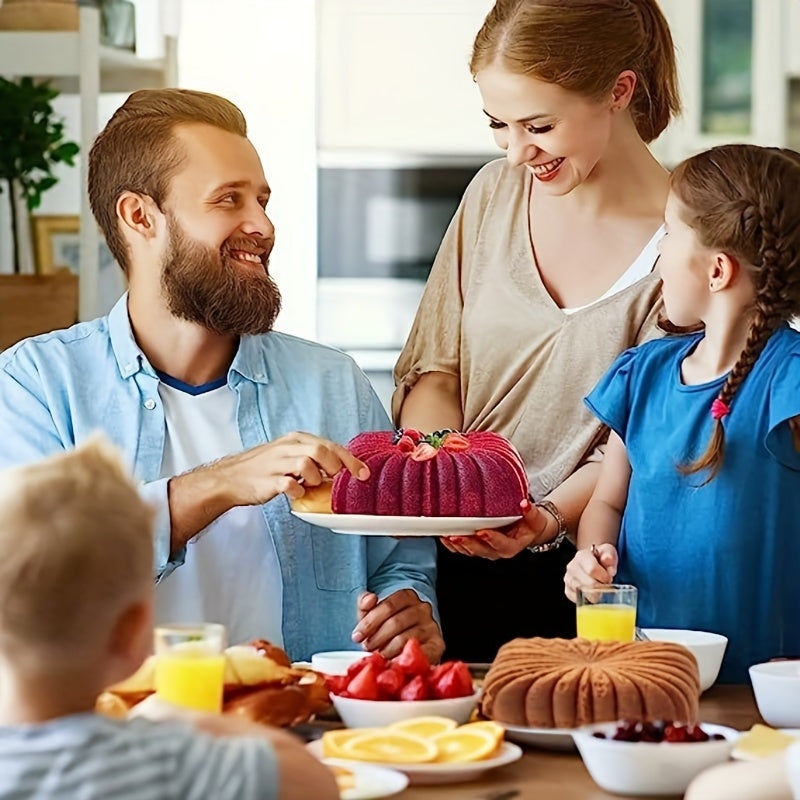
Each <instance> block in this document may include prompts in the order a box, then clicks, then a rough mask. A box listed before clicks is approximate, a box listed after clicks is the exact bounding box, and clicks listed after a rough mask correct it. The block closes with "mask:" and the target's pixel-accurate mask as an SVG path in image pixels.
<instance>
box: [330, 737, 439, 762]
mask: <svg viewBox="0 0 800 800" xmlns="http://www.w3.org/2000/svg"><path fill="white" fill-rule="evenodd" d="M342 752H343V753H344V754H345V755H344V757H345V758H356V759H358V760H359V761H381V762H385V763H387V764H424V763H425V762H428V761H434V760H435V759H436V757H437V755H438V752H439V751H438V750H437V748H436V745H434V744H433V741H432V740H430V739H423V738H422V737H421V736H414V735H413V734H411V733H406V732H405V731H396V730H391V729H389V728H384V729H383V730H376V731H372V732H367V733H364V732H363V731H361V735H360V736H354V737H353V738H352V739H348V740H347V741H346V742H344V744H342Z"/></svg>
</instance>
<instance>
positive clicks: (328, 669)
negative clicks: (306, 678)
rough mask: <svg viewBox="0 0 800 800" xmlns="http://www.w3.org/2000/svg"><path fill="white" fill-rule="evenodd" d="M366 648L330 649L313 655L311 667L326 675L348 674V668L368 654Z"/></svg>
mask: <svg viewBox="0 0 800 800" xmlns="http://www.w3.org/2000/svg"><path fill="white" fill-rule="evenodd" d="M368 655H369V653H368V652H367V651H366V650H328V651H327V652H324V653H314V655H313V656H311V669H313V670H316V671H317V672H324V673H325V674H326V675H346V674H347V668H348V667H349V666H350V665H351V664H355V663H356V661H361V659H362V658H364V657H365V656H368Z"/></svg>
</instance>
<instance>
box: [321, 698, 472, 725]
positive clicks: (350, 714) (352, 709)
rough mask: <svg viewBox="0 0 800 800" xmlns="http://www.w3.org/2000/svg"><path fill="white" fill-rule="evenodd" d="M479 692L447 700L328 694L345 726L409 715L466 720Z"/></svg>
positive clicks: (459, 722) (397, 719)
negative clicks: (361, 697) (377, 698)
mask: <svg viewBox="0 0 800 800" xmlns="http://www.w3.org/2000/svg"><path fill="white" fill-rule="evenodd" d="M480 696H481V692H480V689H478V690H476V691H475V692H474V693H473V694H471V695H469V696H468V697H456V698H453V699H447V700H356V699H355V698H353V697H339V695H335V694H331V700H332V701H333V707H334V708H335V709H336V711H337V713H338V714H339V716H340V717H341V719H342V722H344V724H345V725H346V726H347V727H348V728H381V727H383V726H384V725H391V723H393V722H399V721H400V720H401V719H411V718H412V717H429V716H435V717H449V718H450V719H454V720H455V721H456V722H457V723H458V724H459V725H461V724H463V723H465V722H466V721H467V720H468V719H469V717H470V714H472V711H473V710H474V708H475V706H476V705H477V704H478V698H479V697H480Z"/></svg>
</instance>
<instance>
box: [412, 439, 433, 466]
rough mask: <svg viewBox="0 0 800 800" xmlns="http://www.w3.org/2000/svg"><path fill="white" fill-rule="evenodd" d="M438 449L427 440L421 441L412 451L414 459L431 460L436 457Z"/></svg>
mask: <svg viewBox="0 0 800 800" xmlns="http://www.w3.org/2000/svg"><path fill="white" fill-rule="evenodd" d="M436 453H437V450H436V448H435V447H434V446H433V445H430V444H428V443H427V442H420V443H419V444H418V445H417V446H416V447H415V448H414V450H413V451H412V453H411V460H412V461H430V460H431V459H432V458H436Z"/></svg>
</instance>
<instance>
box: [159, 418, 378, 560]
mask: <svg viewBox="0 0 800 800" xmlns="http://www.w3.org/2000/svg"><path fill="white" fill-rule="evenodd" d="M341 469H347V470H349V471H350V472H351V473H352V474H353V475H354V476H355V477H356V478H358V479H359V480H362V481H363V480H366V479H367V478H369V468H368V467H367V465H366V464H364V462H363V461H360V460H359V459H357V458H356V457H355V456H354V455H353V454H352V453H351V452H350V451H349V450H347V449H346V448H345V447H342V445H340V444H336V443H335V442H331V441H328V440H327V439H321V438H320V437H318V436H314V435H313V434H310V433H288V434H286V435H285V436H281V437H280V438H279V439H275V441H272V442H267V443H266V444H262V445H259V446H258V447H253V448H251V449H250V450H245V451H243V452H241V453H234V454H233V455H230V456H226V457H225V458H221V459H220V460H219V461H215V462H213V463H212V464H206V465H204V466H202V467H198V468H197V469H194V470H192V471H191V472H187V473H185V474H184V475H178V476H177V477H175V478H172V479H171V480H170V481H169V510H170V518H171V521H172V539H171V547H170V549H171V551H172V552H176V551H177V550H180V548H181V547H183V546H184V545H185V544H186V542H188V541H189V539H191V538H192V537H193V536H194V535H195V534H196V533H198V532H199V531H201V530H202V529H203V528H205V527H206V526H207V525H209V524H210V523H211V522H213V521H214V520H215V519H216V518H217V517H219V516H220V515H221V514H224V513H225V512H226V511H228V510H229V509H231V508H234V507H235V506H249V505H259V504H261V503H266V502H268V501H269V500H272V498H273V497H276V496H277V495H278V494H280V493H281V492H283V493H284V494H286V495H288V496H289V497H292V498H294V497H302V495H303V493H304V491H305V489H303V486H304V485H306V486H319V484H320V483H322V480H323V478H324V476H325V475H335V474H336V473H337V472H339V470H341Z"/></svg>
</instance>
